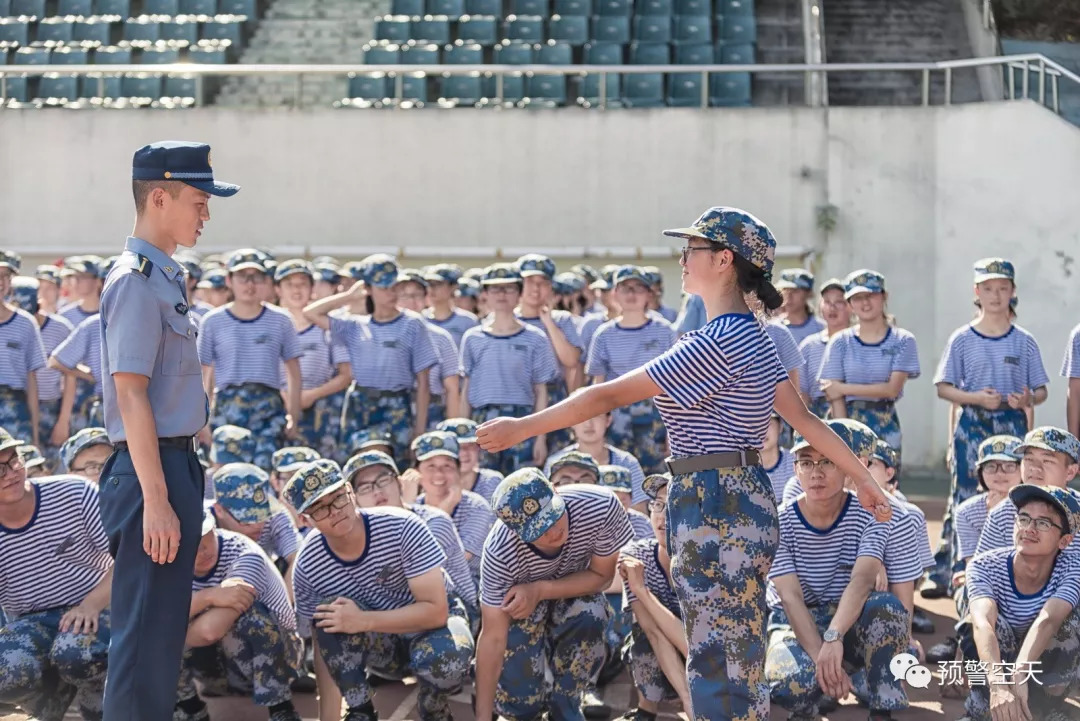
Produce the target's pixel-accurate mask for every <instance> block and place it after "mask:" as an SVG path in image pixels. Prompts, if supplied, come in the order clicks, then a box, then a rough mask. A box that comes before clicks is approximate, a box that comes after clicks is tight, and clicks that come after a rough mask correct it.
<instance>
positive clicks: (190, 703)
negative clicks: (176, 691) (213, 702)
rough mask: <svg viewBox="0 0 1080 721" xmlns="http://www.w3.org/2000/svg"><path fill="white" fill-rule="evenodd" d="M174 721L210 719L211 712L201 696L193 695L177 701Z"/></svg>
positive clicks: (206, 720)
mask: <svg viewBox="0 0 1080 721" xmlns="http://www.w3.org/2000/svg"><path fill="white" fill-rule="evenodd" d="M173 721H210V712H209V711H208V710H207V708H206V704H205V703H204V702H203V700H202V699H201V698H199V697H198V696H192V697H191V698H186V699H183V700H182V701H177V702H176V707H175V708H174V709H173Z"/></svg>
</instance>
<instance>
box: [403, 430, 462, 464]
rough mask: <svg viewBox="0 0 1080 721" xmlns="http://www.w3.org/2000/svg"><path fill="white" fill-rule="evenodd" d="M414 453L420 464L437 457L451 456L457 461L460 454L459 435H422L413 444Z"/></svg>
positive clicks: (432, 432)
mask: <svg viewBox="0 0 1080 721" xmlns="http://www.w3.org/2000/svg"><path fill="white" fill-rule="evenodd" d="M412 451H413V456H415V458H416V460H417V461H418V462H419V461H426V460H427V459H428V458H434V457H435V456H450V457H451V458H454V459H457V458H459V452H460V449H459V448H458V438H457V434H455V433H451V432H450V431H428V432H427V433H421V434H420V435H419V436H417V437H416V440H414V441H413V442H412Z"/></svg>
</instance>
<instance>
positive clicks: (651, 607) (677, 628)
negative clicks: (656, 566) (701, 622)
mask: <svg viewBox="0 0 1080 721" xmlns="http://www.w3.org/2000/svg"><path fill="white" fill-rule="evenodd" d="M635 595H636V596H637V600H638V603H640V604H641V609H642V610H643V611H644V612H645V613H647V614H648V615H649V618H651V619H652V622H653V623H654V624H655V625H656V628H657V630H658V631H660V633H661V634H663V636H664V638H666V639H667V641H668V643H671V644H673V645H674V646H675V648H676V649H678V651H679V653H681V654H682V655H683V656H686V655H687V653H688V651H687V645H686V631H685V630H684V629H683V622H682V620H681V619H679V617H678V616H676V615H675V614H673V613H672V612H671V611H669V610H668V609H667V607H666V606H665V605H664V604H662V603H660V601H659V599H657V598H656V596H654V595H653V592H652V591H650V590H649V589H647V588H645V589H642V591H641V592H640V593H636V594H635Z"/></svg>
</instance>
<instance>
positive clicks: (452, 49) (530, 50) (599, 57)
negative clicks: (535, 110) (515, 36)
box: [364, 40, 754, 65]
mask: <svg viewBox="0 0 1080 721" xmlns="http://www.w3.org/2000/svg"><path fill="white" fill-rule="evenodd" d="M627 49H628V50H629V52H628V53H627ZM672 51H674V53H673V52H672ZM575 60H576V59H575V57H574V48H573V46H571V45H570V44H568V43H560V42H556V41H553V40H549V41H548V42H546V43H542V44H532V43H524V42H517V41H511V42H505V43H501V44H499V45H497V46H495V48H494V50H493V51H492V52H490V53H489V52H487V51H486V48H484V47H483V46H482V45H479V44H476V43H462V42H458V43H454V44H453V45H447V46H445V47H443V48H440V47H439V46H438V45H434V44H431V45H388V44H374V45H368V46H367V47H365V48H364V62H365V63H367V64H368V65H439V64H444V65H485V64H494V65H574V64H575ZM672 62H674V63H675V64H676V65H714V64H721V65H747V64H750V63H753V62H754V49H753V46H750V45H716V46H713V45H710V44H708V43H701V44H693V45H692V44H687V45H676V46H671V45H668V44H667V43H631V44H630V45H629V46H625V45H622V44H619V43H589V44H588V45H586V46H585V47H584V48H583V51H582V54H581V57H580V64H583V65H623V64H624V63H629V64H631V65H670V64H671V63H672Z"/></svg>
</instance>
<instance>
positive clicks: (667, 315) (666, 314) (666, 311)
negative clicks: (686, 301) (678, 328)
mask: <svg viewBox="0 0 1080 721" xmlns="http://www.w3.org/2000/svg"><path fill="white" fill-rule="evenodd" d="M653 312H654V313H659V314H660V317H662V318H663V319H664V320H666V321H667V322H668V323H671V324H672V325H674V323H675V319H676V318H678V317H679V311H677V310H675V309H674V308H669V307H667V306H666V305H663V304H661V305H660V307H659V308H657V309H656V310H655V311H653Z"/></svg>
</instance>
